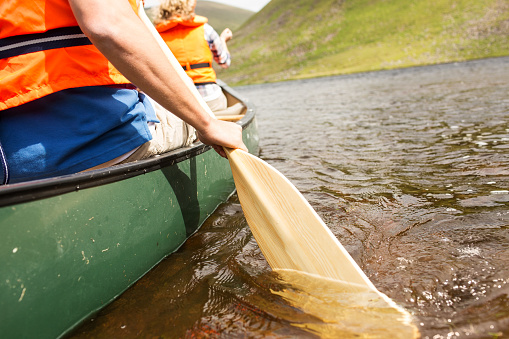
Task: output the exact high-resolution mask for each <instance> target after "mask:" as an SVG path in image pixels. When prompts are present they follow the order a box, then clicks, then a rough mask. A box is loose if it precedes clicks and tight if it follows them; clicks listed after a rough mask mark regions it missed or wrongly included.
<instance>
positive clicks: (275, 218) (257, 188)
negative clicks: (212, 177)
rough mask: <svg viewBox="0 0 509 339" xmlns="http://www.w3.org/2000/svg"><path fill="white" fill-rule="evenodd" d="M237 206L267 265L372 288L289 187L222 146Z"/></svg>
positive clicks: (280, 178) (250, 158)
mask: <svg viewBox="0 0 509 339" xmlns="http://www.w3.org/2000/svg"><path fill="white" fill-rule="evenodd" d="M226 152H227V154H228V160H229V161H230V166H231V169H232V172H233V178H234V180H235V186H236V187H237V194H238V196H239V199H240V203H241V206H242V210H243V211H244V215H245V217H246V220H247V222H248V224H249V227H250V229H251V232H252V233H253V235H254V237H255V239H256V242H257V243H258V246H259V247H260V249H261V251H262V253H263V255H264V256H265V258H266V260H267V262H268V263H269V265H270V267H271V268H272V269H292V270H297V271H303V272H307V273H312V274H317V275H320V276H323V277H327V278H332V279H337V280H341V281H344V282H348V283H356V284H360V285H364V286H367V287H368V288H370V289H372V290H376V288H375V287H374V286H373V284H372V283H371V282H370V281H369V279H368V278H367V277H366V275H365V274H364V273H363V272H362V270H361V269H360V268H359V266H358V265H357V264H356V263H355V261H354V260H353V259H352V258H351V257H350V255H349V254H348V252H347V251H346V250H345V249H344V248H343V246H342V245H341V244H340V243H339V241H338V240H337V239H336V237H335V236H334V235H333V234H332V232H331V231H330V230H329V228H328V227H327V226H326V225H325V224H324V222H323V221H322V219H321V218H320V217H319V216H318V214H317V213H316V212H315V211H314V210H313V208H312V207H311V206H310V205H309V203H308V202H307V200H306V199H305V198H304V197H303V196H302V194H300V192H299V191H298V190H297V189H296V188H295V186H293V185H292V183H290V181H288V179H286V177H285V176H283V175H282V174H281V173H279V172H278V171H277V170H276V169H275V168H273V167H272V166H270V165H269V164H267V163H266V162H264V161H263V160H261V159H259V158H257V157H255V156H253V155H251V154H249V153H246V152H244V151H241V150H231V149H226Z"/></svg>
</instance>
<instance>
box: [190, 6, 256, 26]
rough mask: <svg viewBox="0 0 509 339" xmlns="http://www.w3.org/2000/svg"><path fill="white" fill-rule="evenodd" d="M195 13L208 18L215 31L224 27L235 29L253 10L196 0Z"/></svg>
mask: <svg viewBox="0 0 509 339" xmlns="http://www.w3.org/2000/svg"><path fill="white" fill-rule="evenodd" d="M196 14H199V15H203V16H205V17H207V18H208V19H209V24H210V25H212V27H214V29H215V30H216V31H217V33H219V34H221V32H222V31H223V30H224V29H225V28H226V27H228V28H230V29H231V30H232V31H233V34H235V31H236V30H237V29H238V28H239V27H240V26H241V25H242V24H243V23H244V22H246V20H247V19H248V18H249V17H251V16H252V15H253V14H254V12H252V11H248V10H245V9H242V8H237V7H232V6H228V5H224V4H220V3H217V2H210V1H197V3H196Z"/></svg>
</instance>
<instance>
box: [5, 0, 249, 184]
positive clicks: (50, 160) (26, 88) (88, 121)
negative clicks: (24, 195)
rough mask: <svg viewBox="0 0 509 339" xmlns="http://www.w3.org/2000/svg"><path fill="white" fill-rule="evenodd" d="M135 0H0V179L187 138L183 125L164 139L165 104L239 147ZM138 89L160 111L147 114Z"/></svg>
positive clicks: (211, 141)
mask: <svg viewBox="0 0 509 339" xmlns="http://www.w3.org/2000/svg"><path fill="white" fill-rule="evenodd" d="M138 6H141V4H139V3H137V1H136V0H109V1H103V0H30V1H28V0H3V1H2V2H0V47H1V48H0V165H1V166H0V167H1V169H3V171H2V170H0V184H2V182H3V183H7V182H8V180H9V179H10V180H11V181H10V182H11V183H15V182H21V181H28V180H34V179H41V178H47V177H52V176H58V175H65V174H72V173H76V172H80V171H84V170H89V169H95V168H101V167H105V166H109V165H113V164H117V163H121V162H127V161H133V160H137V159H143V158H146V157H149V156H151V155H153V154H158V153H162V152H165V151H169V150H171V149H174V148H178V147H181V146H182V145H185V144H188V143H189V142H192V139H193V135H194V131H193V130H192V128H187V129H186V128H184V132H183V133H180V134H178V135H180V138H181V140H170V139H171V138H169V137H168V135H173V134H174V131H173V127H172V125H171V123H168V121H170V120H171V119H173V118H172V117H173V115H172V113H169V112H168V111H171V112H173V113H174V114H175V115H176V116H178V117H179V118H180V119H182V120H183V121H184V122H185V123H187V124H189V125H191V126H193V127H194V128H195V129H196V132H197V136H198V137H199V139H200V140H201V141H202V142H203V143H205V144H208V145H211V146H212V147H214V149H215V150H216V151H217V152H218V153H219V154H220V155H221V156H223V157H225V156H226V155H225V153H224V151H223V149H222V146H226V147H230V148H240V149H243V150H245V151H247V149H246V146H245V145H244V144H243V142H242V132H241V127H240V126H238V125H236V124H234V123H228V122H224V121H219V120H216V119H214V118H213V117H211V116H210V115H209V114H208V113H207V112H206V111H205V110H204V109H203V108H202V107H201V106H200V104H199V103H198V101H197V100H196V99H195V98H194V96H193V95H192V94H191V93H190V91H189V89H188V88H187V87H186V85H185V84H184V82H183V81H182V80H181V79H180V78H179V76H178V74H177V73H176V71H175V70H174V69H173V68H172V66H171V64H170V62H169V61H168V59H167V58H166V56H165V55H164V53H163V51H162V50H161V49H160V47H159V45H158V44H157V42H156V40H155V38H154V37H153V36H152V35H151V33H150V31H149V30H148V28H147V27H146V26H145V25H144V24H143V22H142V21H141V20H140V18H139V17H138V16H137V8H138ZM138 88H139V89H140V90H141V91H143V92H144V93H147V95H149V96H150V97H151V98H153V99H154V100H155V101H156V102H157V103H158V104H160V105H161V106H163V107H164V108H165V109H166V110H167V111H166V115H157V116H156V114H155V111H154V108H153V107H152V104H151V103H150V102H149V101H148V100H147V97H146V96H145V95H144V94H143V93H142V92H140V91H138V90H137V89H138ZM2 172H3V173H2ZM2 174H3V178H2Z"/></svg>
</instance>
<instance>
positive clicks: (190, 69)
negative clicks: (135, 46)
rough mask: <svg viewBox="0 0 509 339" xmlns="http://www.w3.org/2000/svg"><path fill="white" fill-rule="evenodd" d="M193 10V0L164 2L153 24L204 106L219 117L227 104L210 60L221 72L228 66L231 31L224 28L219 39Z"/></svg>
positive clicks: (205, 19) (169, 0)
mask: <svg viewBox="0 0 509 339" xmlns="http://www.w3.org/2000/svg"><path fill="white" fill-rule="evenodd" d="M195 8H196V0H163V1H162V2H161V6H160V8H159V15H158V16H157V17H156V19H155V20H154V23H155V25H156V29H157V31H158V32H159V33H160V35H161V37H162V38H163V40H164V41H165V42H166V44H167V45H168V47H169V48H170V50H171V51H172V53H173V55H175V58H176V59H177V60H178V61H179V62H180V64H181V65H182V67H183V68H184V70H185V71H186V73H187V75H188V76H189V77H190V78H191V79H192V80H193V82H194V84H195V85H196V88H197V89H198V92H200V94H201V96H202V97H203V99H204V100H205V102H206V103H207V104H208V106H209V107H210V109H211V110H212V111H213V112H214V113H216V114H218V113H219V112H220V111H222V110H225V109H226V108H227V103H226V97H225V96H224V94H223V92H222V90H221V87H220V86H219V85H217V84H216V72H215V71H214V69H213V68H212V60H215V62H216V63H217V64H218V65H219V66H221V67H223V68H228V67H229V66H230V62H231V57H230V53H229V51H228V48H227V46H226V42H227V41H229V40H230V39H231V38H232V31H231V30H230V29H229V28H226V29H225V30H224V31H223V32H222V33H221V35H218V34H217V32H216V31H215V30H214V28H212V26H210V25H209V24H208V23H207V21H208V20H207V18H205V17H203V16H199V15H196V14H195Z"/></svg>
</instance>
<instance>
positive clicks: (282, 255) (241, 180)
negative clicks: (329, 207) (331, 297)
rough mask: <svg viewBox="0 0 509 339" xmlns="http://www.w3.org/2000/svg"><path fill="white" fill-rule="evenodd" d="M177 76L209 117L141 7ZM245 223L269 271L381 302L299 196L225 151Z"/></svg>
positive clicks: (265, 169)
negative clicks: (306, 277) (329, 283)
mask: <svg viewBox="0 0 509 339" xmlns="http://www.w3.org/2000/svg"><path fill="white" fill-rule="evenodd" d="M139 16H140V18H141V19H142V20H143V22H144V23H145V24H146V26H147V27H148V28H149V30H150V31H151V32H152V34H153V35H154V38H155V39H156V40H157V42H158V44H159V45H160V47H161V49H162V50H163V51H164V53H165V54H166V56H167V57H168V59H169V60H170V62H171V64H172V65H173V67H174V68H175V70H176V71H177V72H178V74H179V76H180V77H181V78H182V79H183V80H184V82H185V83H186V84H187V85H188V87H189V90H190V91H191V93H192V94H193V95H194V97H195V98H196V100H198V102H199V103H200V104H201V106H202V107H203V108H204V109H205V110H206V111H207V112H208V113H209V114H211V115H212V116H214V114H213V113H212V112H211V110H210V109H209V107H208V106H207V104H206V103H205V101H204V100H203V99H202V97H201V95H200V94H199V93H198V91H197V90H196V87H195V85H194V84H193V82H192V81H191V79H190V78H189V77H188V76H187V74H186V73H185V71H184V70H183V69H182V66H181V65H180V63H179V62H178V61H177V59H176V58H175V57H174V56H173V54H172V52H171V51H170V49H169V48H168V46H167V45H166V43H165V42H164V41H163V39H162V38H161V36H160V35H159V33H158V32H157V30H156V29H155V27H154V26H153V25H152V23H151V22H150V20H149V19H148V17H147V16H146V14H145V11H144V10H143V7H141V8H140V11H139ZM225 151H226V153H227V155H228V160H229V162H230V166H231V169H232V173H233V177H234V180H235V186H236V187H237V193H238V196H239V199H240V203H241V206H242V209H243V211H244V215H245V217H246V220H247V222H248V224H249V227H250V228H251V231H252V232H253V235H254V237H255V239H256V241H257V243H258V245H259V247H260V249H261V251H262V253H263V255H264V256H265V258H266V259H267V261H268V263H269V265H270V266H271V268H272V269H275V270H277V269H291V270H297V271H303V272H307V273H311V274H316V275H319V276H323V277H326V278H331V279H336V280H340V281H342V282H343V283H346V284H351V285H352V287H355V288H357V287H358V286H359V285H361V286H365V287H367V288H369V289H370V290H372V291H375V292H377V293H378V294H380V295H381V296H383V297H384V298H386V299H388V300H390V299H389V298H387V296H385V295H383V294H382V293H380V292H378V290H377V289H376V288H375V286H374V285H373V284H372V283H371V281H369V279H368V278H367V277H366V275H365V274H364V272H362V270H361V269H360V268H359V266H358V265H357V264H356V262H355V261H354V260H353V259H352V257H351V256H350V255H349V254H348V252H347V251H346V250H345V249H344V247H343V246H342V245H341V244H340V243H339V241H338V240H337V239H336V237H335V236H334V234H332V232H331V231H330V230H329V228H328V227H327V226H326V225H325V224H324V222H323V221H322V219H321V218H320V217H319V216H318V214H317V213H316V212H315V211H314V210H313V208H312V207H311V206H310V205H309V203H308V202H307V201H306V199H305V198H304V197H303V196H302V195H301V194H300V193H299V191H298V190H297V189H296V188H295V187H294V186H293V185H292V184H291V183H290V181H288V179H286V178H285V177H284V176H283V175H282V174H281V173H279V172H278V171H277V170H276V169H274V168H273V167H272V166H270V165H269V164H267V163H266V162H264V161H263V160H261V159H259V158H257V157H255V156H254V155H251V154H249V153H246V152H244V151H241V150H232V149H225Z"/></svg>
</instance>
